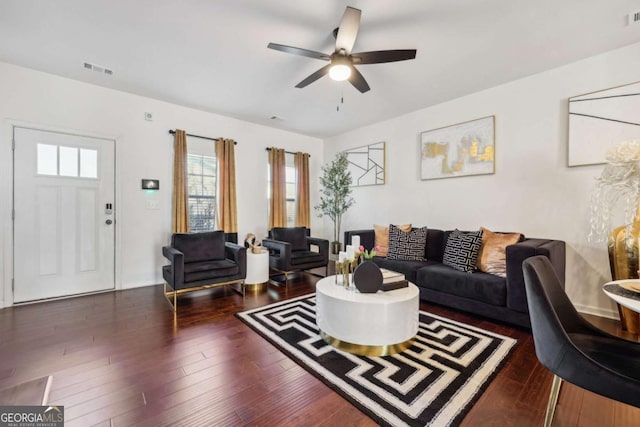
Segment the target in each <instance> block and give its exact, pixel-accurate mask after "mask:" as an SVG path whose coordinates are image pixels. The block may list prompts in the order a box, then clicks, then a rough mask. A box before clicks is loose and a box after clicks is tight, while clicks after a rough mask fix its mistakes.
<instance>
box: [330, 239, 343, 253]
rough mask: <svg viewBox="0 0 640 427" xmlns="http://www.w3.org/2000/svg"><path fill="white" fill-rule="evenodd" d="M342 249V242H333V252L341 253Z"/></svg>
mask: <svg viewBox="0 0 640 427" xmlns="http://www.w3.org/2000/svg"><path fill="white" fill-rule="evenodd" d="M340 249H342V244H341V243H340V242H331V253H332V254H334V255H338V253H340Z"/></svg>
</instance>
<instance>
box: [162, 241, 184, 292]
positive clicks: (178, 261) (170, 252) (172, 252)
mask: <svg viewBox="0 0 640 427" xmlns="http://www.w3.org/2000/svg"><path fill="white" fill-rule="evenodd" d="M162 255H163V256H164V257H165V258H167V259H168V260H169V262H171V279H172V280H171V283H170V285H171V286H172V287H173V289H178V288H179V287H180V286H181V285H182V283H183V281H184V254H183V253H182V252H180V251H179V250H177V249H175V248H173V247H171V246H163V247H162Z"/></svg>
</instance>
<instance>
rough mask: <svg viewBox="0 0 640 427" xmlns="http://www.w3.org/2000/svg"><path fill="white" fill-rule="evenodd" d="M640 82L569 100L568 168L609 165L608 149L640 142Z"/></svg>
mask: <svg viewBox="0 0 640 427" xmlns="http://www.w3.org/2000/svg"><path fill="white" fill-rule="evenodd" d="M638 111H640V82H638V83H631V84H628V85H624V86H618V87H614V88H611V89H605V90H600V91H597V92H591V93H587V94H584V95H578V96H574V97H572V98H569V144H568V153H567V154H568V155H567V164H568V166H584V165H597V164H601V163H605V162H606V154H607V150H608V149H609V148H611V147H612V146H614V145H617V144H619V143H621V142H623V141H627V140H630V139H640V116H639V115H638Z"/></svg>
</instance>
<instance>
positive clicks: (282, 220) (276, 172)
mask: <svg viewBox="0 0 640 427" xmlns="http://www.w3.org/2000/svg"><path fill="white" fill-rule="evenodd" d="M285 168H286V166H285V159H284V149H283V148H275V147H271V149H270V150H269V171H270V172H269V173H270V174H271V199H270V200H269V230H271V229H272V228H273V227H286V226H287V188H286V169H285Z"/></svg>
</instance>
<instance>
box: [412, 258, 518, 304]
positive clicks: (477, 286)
mask: <svg viewBox="0 0 640 427" xmlns="http://www.w3.org/2000/svg"><path fill="white" fill-rule="evenodd" d="M415 283H416V285H418V286H419V287H423V288H427V289H432V290H434V291H438V292H444V293H447V294H451V295H456V296H459V297H463V298H468V299H473V300H477V301H482V302H484V303H487V304H491V305H496V306H505V305H506V303H507V281H506V279H504V278H502V277H498V276H496V275H493V274H488V273H483V272H480V271H477V272H475V273H465V272H462V271H458V270H456V269H454V268H451V267H447V266H446V265H443V264H439V263H434V264H433V265H429V266H427V267H423V268H421V269H419V270H418V271H417V272H416V282H415Z"/></svg>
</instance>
